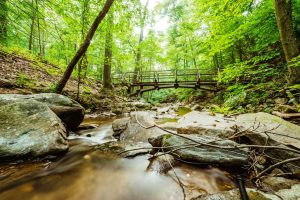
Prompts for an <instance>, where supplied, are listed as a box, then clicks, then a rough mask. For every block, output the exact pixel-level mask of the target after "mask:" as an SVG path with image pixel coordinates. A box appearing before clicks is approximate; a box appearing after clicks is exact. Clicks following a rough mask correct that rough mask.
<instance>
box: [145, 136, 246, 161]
mask: <svg viewBox="0 0 300 200" xmlns="http://www.w3.org/2000/svg"><path fill="white" fill-rule="evenodd" d="M184 136H185V137H188V138H190V139H192V140H195V141H198V142H200V143H209V144H212V145H218V146H224V147H230V146H231V147H233V146H235V145H237V143H235V142H233V141H231V140H221V139H220V138H214V137H205V136H201V135H196V134H192V135H184ZM149 143H150V144H151V145H152V146H153V147H166V148H165V149H164V152H166V151H171V150H174V152H172V153H171V154H172V155H173V156H175V157H177V158H180V159H182V160H184V161H189V162H196V163H198V164H216V165H221V166H241V165H245V164H247V162H248V154H247V152H245V151H242V150H239V149H232V150H228V149H222V148H217V147H210V146H206V145H201V146H199V147H190V148H183V149H180V150H177V149H178V148H180V147H183V146H186V145H191V146H193V145H195V143H193V142H192V141H190V140H187V139H185V138H182V137H179V136H174V135H168V134H166V135H161V136H158V137H155V138H150V139H149Z"/></svg>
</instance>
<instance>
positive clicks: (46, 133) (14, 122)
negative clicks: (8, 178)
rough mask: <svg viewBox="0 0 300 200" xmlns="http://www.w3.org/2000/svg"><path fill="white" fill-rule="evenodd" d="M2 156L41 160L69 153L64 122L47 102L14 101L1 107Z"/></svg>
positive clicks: (0, 144)
mask: <svg viewBox="0 0 300 200" xmlns="http://www.w3.org/2000/svg"><path fill="white" fill-rule="evenodd" d="M0 113H1V115H0V157H2V158H9V159H10V158H14V159H16V158H21V157H24V156H30V157H37V156H44V155H46V154H59V153H62V152H65V151H67V150H68V141H67V132H66V129H65V127H64V126H63V124H62V122H61V120H60V119H59V118H58V117H57V116H56V115H55V114H54V113H53V112H52V111H51V110H50V109H49V107H48V106H47V105H45V104H43V103H40V102H38V101H35V100H26V101H20V100H19V101H13V102H12V103H9V104H6V105H3V104H2V105H1V106H0Z"/></svg>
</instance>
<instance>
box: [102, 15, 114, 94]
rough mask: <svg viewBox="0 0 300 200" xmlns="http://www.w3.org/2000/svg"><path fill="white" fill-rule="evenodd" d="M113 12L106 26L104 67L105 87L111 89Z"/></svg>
mask: <svg viewBox="0 0 300 200" xmlns="http://www.w3.org/2000/svg"><path fill="white" fill-rule="evenodd" d="M113 23H114V22H113V12H111V13H110V14H109V16H108V18H107V26H106V41H105V53H104V54H105V55H104V66H103V87H104V88H106V89H111V88H112V85H111V65H112V40H113V35H112V29H113Z"/></svg>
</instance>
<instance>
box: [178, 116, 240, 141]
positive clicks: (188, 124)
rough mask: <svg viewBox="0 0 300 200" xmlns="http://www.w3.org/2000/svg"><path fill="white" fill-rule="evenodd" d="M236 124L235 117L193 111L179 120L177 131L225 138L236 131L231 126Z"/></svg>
mask: <svg viewBox="0 0 300 200" xmlns="http://www.w3.org/2000/svg"><path fill="white" fill-rule="evenodd" d="M234 125H235V120H234V119H231V118H224V116H223V115H221V114H217V115H211V114H210V113H209V112H199V111H192V112H190V113H188V114H186V115H184V116H183V117H182V118H181V119H180V120H179V121H178V126H177V133H179V134H200V135H209V136H214V137H221V138H224V137H228V136H230V135H232V134H233V133H234V130H233V129H232V128H231V127H232V126H234Z"/></svg>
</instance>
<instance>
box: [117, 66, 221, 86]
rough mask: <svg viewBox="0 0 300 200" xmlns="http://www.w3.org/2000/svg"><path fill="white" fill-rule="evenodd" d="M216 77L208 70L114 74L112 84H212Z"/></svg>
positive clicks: (215, 73)
mask: <svg viewBox="0 0 300 200" xmlns="http://www.w3.org/2000/svg"><path fill="white" fill-rule="evenodd" d="M216 76H217V72H214V71H213V72H212V71H211V70H209V69H187V70H161V71H143V72H137V73H136V72H126V73H121V74H115V75H114V76H113V82H114V83H128V84H141V83H176V82H178V83H190V82H213V81H215V80H214V79H215V77H216Z"/></svg>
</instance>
